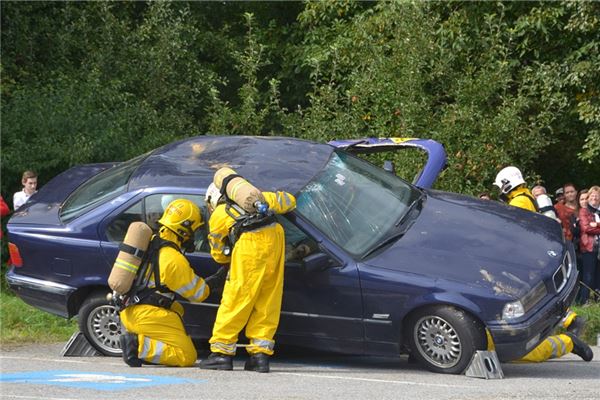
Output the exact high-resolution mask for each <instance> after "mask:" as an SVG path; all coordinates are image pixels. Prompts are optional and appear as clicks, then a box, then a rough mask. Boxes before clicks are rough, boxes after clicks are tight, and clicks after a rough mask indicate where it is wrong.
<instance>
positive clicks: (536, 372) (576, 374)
mask: <svg viewBox="0 0 600 400" xmlns="http://www.w3.org/2000/svg"><path fill="white" fill-rule="evenodd" d="M62 347H63V344H54V345H30V346H22V347H13V348H8V349H6V348H5V349H3V350H2V351H1V352H0V370H1V372H2V374H1V376H0V399H2V400H4V399H31V400H38V399H39V400H42V399H45V400H58V399H60V400H75V399H77V400H79V399H85V400H99V399H110V400H114V399H118V400H129V399H131V400H133V399H136V400H138V399H161V400H187V399H240V400H241V399H261V400H263V399H278V400H280V399H327V400H330V399H336V398H337V399H340V400H346V399H360V400H365V399H378V400H382V399H399V398H407V399H411V400H419V399H427V400H429V399H561V400H565V399H596V400H597V399H599V398H600V348H599V347H594V353H595V355H596V358H597V359H596V360H594V361H592V362H590V363H585V362H583V361H581V360H580V359H579V358H578V357H576V356H573V355H568V356H566V357H563V358H561V359H559V360H554V361H549V362H546V363H542V364H502V369H503V371H504V374H505V378H504V379H501V380H499V379H498V380H485V379H476V378H468V377H466V376H464V375H463V376H454V375H440V374H433V373H430V372H427V371H425V370H422V369H420V368H419V367H417V366H415V365H413V364H409V363H408V362H407V360H406V358H373V357H355V356H352V357H349V356H331V355H324V354H317V355H314V354H303V353H298V352H289V351H287V352H285V353H284V354H278V356H277V357H276V358H275V359H274V360H273V362H272V364H271V368H272V373H270V374H258V373H255V372H245V371H243V365H244V357H243V354H240V355H239V356H238V358H237V359H236V361H235V371H232V372H228V371H226V372H217V371H204V370H200V369H198V368H195V367H192V368H165V367H150V366H144V367H142V368H135V369H134V368H129V367H127V366H125V365H124V364H123V363H122V361H121V359H120V358H110V357H61V356H60V352H61V349H62Z"/></svg>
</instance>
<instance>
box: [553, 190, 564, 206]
mask: <svg viewBox="0 0 600 400" xmlns="http://www.w3.org/2000/svg"><path fill="white" fill-rule="evenodd" d="M564 197H565V193H564V189H563V188H562V187H559V188H558V189H556V192H554V204H557V203H560V202H562V201H563V200H564Z"/></svg>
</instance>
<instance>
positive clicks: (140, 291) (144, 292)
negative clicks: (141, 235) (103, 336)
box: [125, 235, 179, 308]
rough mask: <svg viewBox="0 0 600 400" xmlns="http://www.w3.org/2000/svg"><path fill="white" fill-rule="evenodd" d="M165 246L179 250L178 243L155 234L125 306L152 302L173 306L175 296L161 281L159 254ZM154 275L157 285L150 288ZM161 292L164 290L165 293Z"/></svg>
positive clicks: (161, 305) (163, 305) (160, 305)
mask: <svg viewBox="0 0 600 400" xmlns="http://www.w3.org/2000/svg"><path fill="white" fill-rule="evenodd" d="M163 247H172V248H174V249H175V250H177V251H179V248H178V247H177V245H176V244H175V243H173V242H171V241H169V240H164V239H162V238H160V237H159V236H158V235H155V236H154V237H153V238H152V240H151V242H150V245H149V246H148V250H147V251H146V254H145V257H144V259H143V260H142V265H141V266H140V269H139V270H138V276H137V277H136V280H135V284H134V285H133V287H132V289H131V290H130V291H129V293H128V301H127V302H126V304H125V307H127V306H130V305H135V304H151V305H155V306H159V307H165V308H170V307H171V304H172V303H173V300H174V297H173V298H170V297H169V296H168V295H169V293H172V291H171V290H170V289H169V288H167V287H166V286H164V285H162V284H161V282H160V262H159V255H160V250H161V249H162V248H163ZM150 266H151V267H152V271H151V272H150V273H148V268H149V267H150ZM152 275H154V286H155V287H153V288H149V287H148V282H149V281H150V276H152ZM159 292H164V293H165V294H161V293H159Z"/></svg>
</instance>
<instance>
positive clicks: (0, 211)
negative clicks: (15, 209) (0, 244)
mask: <svg viewBox="0 0 600 400" xmlns="http://www.w3.org/2000/svg"><path fill="white" fill-rule="evenodd" d="M8 214H10V208H9V207H8V204H6V202H5V201H4V197H2V196H1V195H0V216H2V218H4V217H6V216H8ZM0 239H2V229H0Z"/></svg>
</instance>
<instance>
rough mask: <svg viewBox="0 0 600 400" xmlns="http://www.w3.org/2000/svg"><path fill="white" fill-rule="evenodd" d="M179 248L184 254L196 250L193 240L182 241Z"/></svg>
mask: <svg viewBox="0 0 600 400" xmlns="http://www.w3.org/2000/svg"><path fill="white" fill-rule="evenodd" d="M181 247H182V248H183V251H184V252H186V253H193V252H194V250H196V246H195V244H194V239H187V240H184V241H183V243H181Z"/></svg>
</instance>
